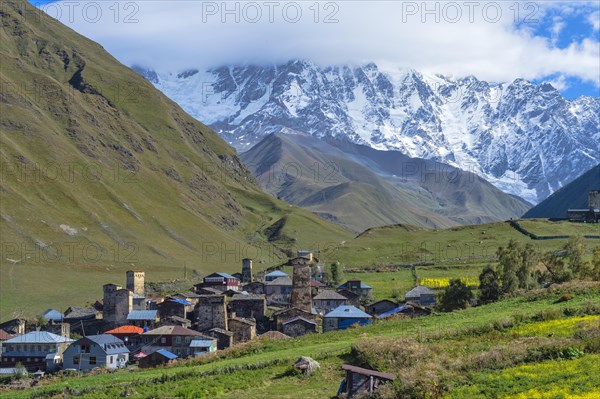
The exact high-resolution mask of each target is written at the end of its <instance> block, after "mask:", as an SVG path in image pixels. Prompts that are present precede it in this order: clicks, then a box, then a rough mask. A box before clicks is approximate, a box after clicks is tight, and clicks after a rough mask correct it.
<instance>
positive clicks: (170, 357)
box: [139, 349, 177, 369]
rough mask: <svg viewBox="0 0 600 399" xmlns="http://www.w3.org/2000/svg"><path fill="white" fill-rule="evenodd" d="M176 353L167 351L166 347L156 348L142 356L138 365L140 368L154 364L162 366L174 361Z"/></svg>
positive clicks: (154, 365)
mask: <svg viewBox="0 0 600 399" xmlns="http://www.w3.org/2000/svg"><path fill="white" fill-rule="evenodd" d="M176 359H177V355H176V354H174V353H171V352H169V351H168V350H166V349H157V350H155V351H154V352H152V353H150V354H149V355H147V356H144V357H142V358H141V359H140V361H139V366H140V368H142V369H145V368H149V367H156V366H164V365H167V364H172V363H174V362H175V361H176Z"/></svg>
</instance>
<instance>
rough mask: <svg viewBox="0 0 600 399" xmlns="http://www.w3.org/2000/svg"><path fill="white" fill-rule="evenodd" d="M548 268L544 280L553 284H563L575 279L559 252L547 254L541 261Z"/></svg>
mask: <svg viewBox="0 0 600 399" xmlns="http://www.w3.org/2000/svg"><path fill="white" fill-rule="evenodd" d="M540 261H541V263H542V264H543V265H544V266H545V268H546V271H547V272H546V273H545V274H544V276H543V279H546V280H548V282H551V283H563V282H565V281H569V280H571V279H572V278H573V272H572V271H571V269H570V268H569V266H568V265H567V264H565V262H564V261H563V259H562V257H561V254H560V253H557V252H547V253H545V254H544V256H542V259H541V260H540Z"/></svg>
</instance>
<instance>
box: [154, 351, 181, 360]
mask: <svg viewBox="0 0 600 399" xmlns="http://www.w3.org/2000/svg"><path fill="white" fill-rule="evenodd" d="M156 352H157V353H160V354H161V355H163V356H164V357H166V358H167V359H169V360H172V359H177V355H176V354H174V353H171V352H169V351H168V350H166V349H159V350H157V351H156Z"/></svg>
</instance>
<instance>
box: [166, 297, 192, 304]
mask: <svg viewBox="0 0 600 399" xmlns="http://www.w3.org/2000/svg"><path fill="white" fill-rule="evenodd" d="M169 301H170V302H176V303H179V304H181V305H185V306H189V305H191V303H190V302H188V301H184V300H183V299H176V298H171V299H169Z"/></svg>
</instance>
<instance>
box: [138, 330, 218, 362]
mask: <svg viewBox="0 0 600 399" xmlns="http://www.w3.org/2000/svg"><path fill="white" fill-rule="evenodd" d="M196 337H201V338H208V339H212V338H211V337H208V336H207V335H204V334H202V333H199V332H198V331H194V330H190V329H189V328H185V327H181V326H162V327H158V328H155V329H154V330H150V331H147V332H145V333H143V334H142V335H141V336H140V338H141V345H142V351H143V352H145V353H148V352H152V351H154V350H156V349H166V350H168V351H169V352H171V353H174V354H176V355H177V356H179V357H187V356H191V355H193V350H192V349H191V348H190V343H191V342H192V339H194V338H196Z"/></svg>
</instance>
